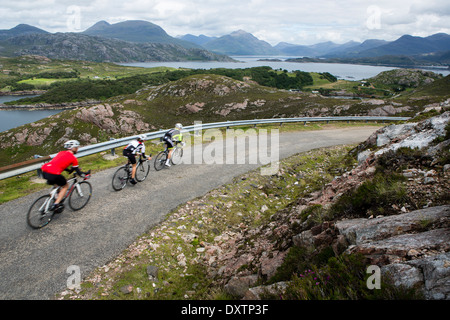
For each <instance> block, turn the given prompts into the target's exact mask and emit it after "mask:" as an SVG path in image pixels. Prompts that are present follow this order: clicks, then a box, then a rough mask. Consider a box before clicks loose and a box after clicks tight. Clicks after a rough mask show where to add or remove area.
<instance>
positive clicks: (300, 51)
mask: <svg viewBox="0 0 450 320" xmlns="http://www.w3.org/2000/svg"><path fill="white" fill-rule="evenodd" d="M359 44H360V43H358V42H355V41H349V42H347V43H344V44H337V43H334V42H332V41H327V42H321V43H317V44H314V45H308V46H306V45H295V44H289V43H286V42H280V43H279V44H277V45H276V46H275V48H276V49H278V50H279V51H281V52H282V53H283V54H286V55H292V56H304V57H320V56H323V55H326V54H328V53H330V52H334V51H344V50H347V49H348V48H351V47H355V46H357V45H359Z"/></svg>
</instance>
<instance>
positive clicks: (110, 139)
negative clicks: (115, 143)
mask: <svg viewBox="0 0 450 320" xmlns="http://www.w3.org/2000/svg"><path fill="white" fill-rule="evenodd" d="M112 140H116V139H114V138H109V141H112ZM111 155H112V156H115V155H116V149H115V148H112V149H111Z"/></svg>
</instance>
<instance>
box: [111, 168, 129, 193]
mask: <svg viewBox="0 0 450 320" xmlns="http://www.w3.org/2000/svg"><path fill="white" fill-rule="evenodd" d="M127 181H128V171H127V168H126V167H125V166H123V167H120V168H119V169H117V171H116V173H114V176H113V179H112V187H113V189H114V190H116V191H120V190H122V189H123V188H125V186H126V185H127Z"/></svg>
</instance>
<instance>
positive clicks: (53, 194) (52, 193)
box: [39, 174, 86, 211]
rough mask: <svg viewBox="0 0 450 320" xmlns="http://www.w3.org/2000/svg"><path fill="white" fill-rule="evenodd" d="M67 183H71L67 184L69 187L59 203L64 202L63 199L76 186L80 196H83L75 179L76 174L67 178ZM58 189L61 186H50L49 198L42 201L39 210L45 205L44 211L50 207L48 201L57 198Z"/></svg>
mask: <svg viewBox="0 0 450 320" xmlns="http://www.w3.org/2000/svg"><path fill="white" fill-rule="evenodd" d="M84 180H86V178H85V179H84ZM67 183H71V185H70V186H69V188H68V190H67V192H66V194H65V195H64V197H63V198H62V201H61V203H64V201H65V200H66V199H67V198H68V197H69V196H70V194H71V193H72V192H73V190H74V189H75V188H77V190H78V193H79V195H80V196H84V195H83V192H82V190H81V187H80V184H79V183H78V179H77V177H76V174H75V175H74V176H73V178H71V179H69V180H68V181H67ZM59 190H61V187H56V186H54V187H53V188H52V190H51V191H50V198H48V199H47V200H46V201H45V202H44V204H43V205H42V207H41V208H39V210H41V209H43V208H44V207H45V211H48V210H49V209H50V208H49V205H50V201H51V200H55V199H57V198H58V194H59Z"/></svg>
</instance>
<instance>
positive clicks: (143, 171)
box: [136, 161, 150, 182]
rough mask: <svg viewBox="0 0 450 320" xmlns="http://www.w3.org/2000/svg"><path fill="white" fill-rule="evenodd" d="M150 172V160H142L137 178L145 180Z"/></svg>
mask: <svg viewBox="0 0 450 320" xmlns="http://www.w3.org/2000/svg"><path fill="white" fill-rule="evenodd" d="M149 172H150V162H149V161H142V162H140V163H139V164H138V165H137V167H136V180H137V181H139V182H142V181H144V180H145V179H146V178H147V176H148V174H149Z"/></svg>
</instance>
